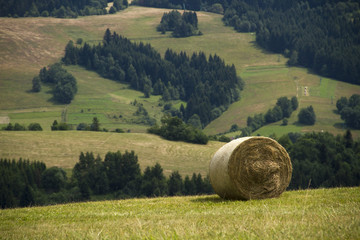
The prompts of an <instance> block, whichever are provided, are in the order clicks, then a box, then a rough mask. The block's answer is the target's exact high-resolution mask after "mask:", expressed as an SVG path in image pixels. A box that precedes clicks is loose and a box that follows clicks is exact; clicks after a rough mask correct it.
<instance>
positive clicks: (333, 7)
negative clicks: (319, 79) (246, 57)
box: [223, 0, 360, 84]
mask: <svg viewBox="0 0 360 240" xmlns="http://www.w3.org/2000/svg"><path fill="white" fill-rule="evenodd" d="M223 19H224V22H225V24H227V25H230V26H233V27H234V28H235V29H236V30H237V31H239V32H256V42H257V43H258V44H259V45H260V46H261V47H263V48H265V49H267V50H270V51H272V52H276V53H283V54H284V55H285V56H286V57H289V61H288V64H289V65H300V66H304V67H307V68H310V69H311V70H313V71H314V72H316V73H318V74H320V75H323V76H326V77H331V78H335V79H337V80H341V81H344V82H348V83H353V84H360V58H359V56H360V13H359V1H355V0H353V1H332V0H322V1H318V0H308V1H299V0H291V1H282V0H273V1H262V0H259V1H250V0H232V1H231V3H230V4H229V6H228V7H227V8H226V9H225V13H224V18H223Z"/></svg>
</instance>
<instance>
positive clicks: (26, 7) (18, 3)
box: [0, 0, 128, 18]
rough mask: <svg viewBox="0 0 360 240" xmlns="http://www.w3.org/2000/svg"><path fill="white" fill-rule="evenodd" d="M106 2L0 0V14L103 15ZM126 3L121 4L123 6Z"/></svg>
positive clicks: (67, 16)
mask: <svg viewBox="0 0 360 240" xmlns="http://www.w3.org/2000/svg"><path fill="white" fill-rule="evenodd" d="M107 2H108V1H107V0H66V1H64V0H50V1H49V0H0V16H1V17H9V16H10V17H11V16H12V17H39V16H42V17H49V16H52V17H58V18H76V17H77V16H85V15H103V14H107V10H106V7H107ZM126 3H127V1H126ZM127 5H128V4H122V6H124V7H125V6H126V7H127ZM118 10H120V9H118Z"/></svg>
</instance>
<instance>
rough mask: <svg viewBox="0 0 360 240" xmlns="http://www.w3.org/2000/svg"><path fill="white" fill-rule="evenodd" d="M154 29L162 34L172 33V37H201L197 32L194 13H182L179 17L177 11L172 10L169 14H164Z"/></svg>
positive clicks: (196, 19) (196, 21)
mask: <svg viewBox="0 0 360 240" xmlns="http://www.w3.org/2000/svg"><path fill="white" fill-rule="evenodd" d="M156 29H157V31H159V32H162V33H163V34H165V33H166V31H172V32H173V33H172V35H173V36H174V37H190V36H193V35H201V32H200V31H198V18H197V15H196V12H184V13H183V14H182V15H181V13H180V12H178V11H177V10H173V11H171V12H169V13H164V15H163V16H162V18H161V21H160V24H159V25H158V26H157V28H156Z"/></svg>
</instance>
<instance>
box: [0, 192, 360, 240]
mask: <svg viewBox="0 0 360 240" xmlns="http://www.w3.org/2000/svg"><path fill="white" fill-rule="evenodd" d="M359 209H360V188H358V187H357V188H336V189H318V190H304V191H291V192H285V193H283V194H282V196H280V198H277V199H265V200H252V201H246V202H242V201H224V200H222V199H221V198H219V197H218V196H197V197H172V198H154V199H129V200H120V201H106V202H88V203H74V204H67V205H56V206H48V207H33V208H23V209H7V210H1V211H0V232H1V236H0V239H19V238H27V239H49V238H51V239H54V238H56V239H84V238H86V239H119V238H120V239H123V238H124V239H145V238H146V239H169V238H174V239H357V238H358V237H359V235H360V211H359Z"/></svg>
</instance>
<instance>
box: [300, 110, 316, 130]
mask: <svg viewBox="0 0 360 240" xmlns="http://www.w3.org/2000/svg"><path fill="white" fill-rule="evenodd" d="M298 118H299V123H302V124H305V125H314V124H315V121H316V115H315V112H314V108H313V107H312V106H309V107H307V108H302V109H301V110H300V113H299V114H298Z"/></svg>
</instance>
